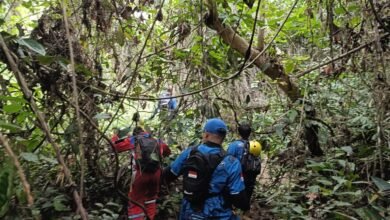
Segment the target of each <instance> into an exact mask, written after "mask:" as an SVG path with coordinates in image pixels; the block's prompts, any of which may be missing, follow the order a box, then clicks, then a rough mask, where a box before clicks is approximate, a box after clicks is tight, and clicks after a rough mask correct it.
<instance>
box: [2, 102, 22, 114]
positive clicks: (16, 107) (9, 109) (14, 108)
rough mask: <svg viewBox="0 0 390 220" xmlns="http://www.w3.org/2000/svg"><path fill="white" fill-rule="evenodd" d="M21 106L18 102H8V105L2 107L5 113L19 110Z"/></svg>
mask: <svg viewBox="0 0 390 220" xmlns="http://www.w3.org/2000/svg"><path fill="white" fill-rule="evenodd" d="M22 108H23V105H20V104H10V105H5V106H4V107H3V110H4V111H5V112H6V113H11V114H12V113H17V112H19V111H20V110H21V109H22Z"/></svg>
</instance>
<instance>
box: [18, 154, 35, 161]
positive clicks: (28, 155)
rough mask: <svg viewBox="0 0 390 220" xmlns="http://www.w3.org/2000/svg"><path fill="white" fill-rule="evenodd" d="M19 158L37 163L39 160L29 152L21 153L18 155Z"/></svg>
mask: <svg viewBox="0 0 390 220" xmlns="http://www.w3.org/2000/svg"><path fill="white" fill-rule="evenodd" d="M20 156H21V157H22V158H23V159H25V160H27V161H29V162H38V160H39V159H38V155H36V154H34V153H30V152H23V153H21V154H20Z"/></svg>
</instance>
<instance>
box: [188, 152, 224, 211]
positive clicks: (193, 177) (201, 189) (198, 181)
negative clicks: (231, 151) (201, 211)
mask: <svg viewBox="0 0 390 220" xmlns="http://www.w3.org/2000/svg"><path fill="white" fill-rule="evenodd" d="M198 147H199V146H196V147H193V148H192V149H191V152H190V154H189V156H188V158H187V160H186V161H185V162H184V164H183V168H182V171H181V173H182V174H183V195H184V198H186V200H187V201H189V202H190V204H191V205H192V206H193V207H199V208H200V207H202V205H203V203H204V201H205V200H206V199H207V198H208V197H209V196H210V194H209V185H210V181H211V176H212V174H213V172H214V170H215V168H217V166H218V164H219V163H220V162H221V161H222V159H223V158H224V156H225V152H224V151H221V152H220V153H218V154H202V153H201V152H200V151H199V150H198Z"/></svg>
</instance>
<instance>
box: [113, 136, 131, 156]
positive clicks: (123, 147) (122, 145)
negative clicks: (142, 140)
mask: <svg viewBox="0 0 390 220" xmlns="http://www.w3.org/2000/svg"><path fill="white" fill-rule="evenodd" d="M111 140H112V141H113V142H114V146H115V150H116V151H117V152H118V153H120V152H123V151H127V150H130V148H131V145H130V140H129V137H124V138H122V139H119V140H115V138H112V139H111ZM114 140H115V141H114Z"/></svg>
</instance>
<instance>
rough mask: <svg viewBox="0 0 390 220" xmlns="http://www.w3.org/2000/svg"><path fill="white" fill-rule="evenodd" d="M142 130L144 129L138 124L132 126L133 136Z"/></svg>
mask: <svg viewBox="0 0 390 220" xmlns="http://www.w3.org/2000/svg"><path fill="white" fill-rule="evenodd" d="M142 132H144V129H143V128H142V127H140V126H137V127H135V128H134V130H133V136H136V135H139V134H141V133H142Z"/></svg>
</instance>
